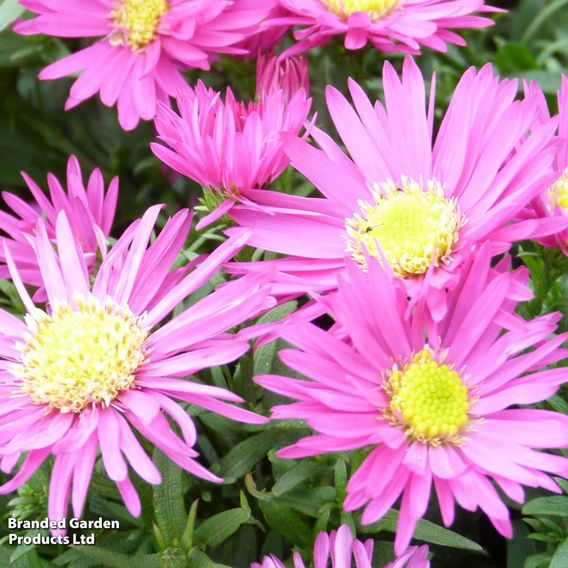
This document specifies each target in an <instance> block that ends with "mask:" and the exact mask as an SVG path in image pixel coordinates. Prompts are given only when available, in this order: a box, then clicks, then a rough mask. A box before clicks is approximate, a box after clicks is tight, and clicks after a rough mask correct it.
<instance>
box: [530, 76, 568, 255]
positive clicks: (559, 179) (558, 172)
mask: <svg viewBox="0 0 568 568" xmlns="http://www.w3.org/2000/svg"><path fill="white" fill-rule="evenodd" d="M528 90H529V92H530V91H534V90H535V85H534V84H532V85H530V87H529V89H528ZM541 101H542V104H541V111H542V112H541V114H540V116H539V117H538V120H539V121H540V122H544V121H546V120H547V118H548V108H547V104H546V100H545V99H544V97H542V99H541ZM558 138H559V142H560V145H559V147H558V151H557V153H556V159H555V163H554V171H555V178H554V179H553V181H552V183H551V184H550V186H549V187H548V188H547V190H546V191H545V192H544V193H543V194H542V195H540V196H539V197H537V198H536V199H535V200H534V201H533V202H532V203H531V205H530V207H528V208H527V209H525V210H524V211H523V212H522V213H521V217H525V218H529V219H530V218H535V217H536V218H547V217H564V218H566V217H567V216H568V77H566V76H565V75H563V76H562V86H561V88H560V91H558ZM538 241H539V242H540V243H542V244H543V245H545V246H548V247H560V248H561V249H562V251H563V252H564V254H566V255H567V256H568V230H561V231H559V232H558V233H556V234H554V235H550V236H545V237H542V238H539V239H538Z"/></svg>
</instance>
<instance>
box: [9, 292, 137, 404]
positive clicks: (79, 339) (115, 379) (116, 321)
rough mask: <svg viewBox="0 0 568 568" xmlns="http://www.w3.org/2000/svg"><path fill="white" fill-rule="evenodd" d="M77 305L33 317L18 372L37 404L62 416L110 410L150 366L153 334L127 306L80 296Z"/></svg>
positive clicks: (22, 385)
mask: <svg viewBox="0 0 568 568" xmlns="http://www.w3.org/2000/svg"><path fill="white" fill-rule="evenodd" d="M76 304H77V306H76V307H72V306H71V305H69V304H67V303H61V304H59V305H57V306H56V307H55V309H54V310H53V312H52V313H51V314H47V313H45V312H43V311H42V310H38V311H37V312H36V313H35V314H34V315H33V317H30V316H28V320H27V324H28V329H29V334H27V336H26V338H25V342H24V343H23V345H21V351H22V355H21V360H20V363H18V364H16V366H15V369H14V371H15V374H16V376H17V377H19V378H20V379H21V381H22V384H21V391H22V392H24V393H26V394H28V395H29V396H30V398H31V400H32V402H33V403H34V404H48V405H49V406H50V407H51V408H54V409H58V410H60V411H61V412H71V411H73V412H80V411H81V410H83V409H84V408H85V407H86V406H87V405H89V404H96V405H97V404H98V405H102V406H108V405H109V404H110V403H111V402H112V401H113V400H114V399H115V398H116V397H117V396H118V395H119V394H120V392H121V391H125V390H128V389H130V388H131V387H132V385H133V383H134V379H135V372H136V370H137V369H138V367H139V366H140V365H141V364H142V363H143V362H144V361H145V348H144V343H145V340H146V338H147V336H148V329H147V328H146V327H145V326H144V325H143V321H142V319H141V318H140V317H136V316H134V314H133V313H132V312H131V311H130V309H129V308H128V307H125V306H119V305H118V304H116V303H115V302H114V301H112V300H110V299H107V301H106V302H105V303H104V304H103V303H101V302H99V301H98V300H97V299H95V298H92V297H90V298H83V297H78V298H77V299H76Z"/></svg>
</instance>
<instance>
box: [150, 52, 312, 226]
mask: <svg viewBox="0 0 568 568" xmlns="http://www.w3.org/2000/svg"><path fill="white" fill-rule="evenodd" d="M261 61H263V62H264V60H261ZM304 65H305V64H304V63H294V64H290V65H285V70H284V72H282V71H281V70H280V69H279V68H275V64H268V66H267V67H268V69H269V71H270V72H271V73H272V76H271V77H269V76H268V73H261V74H260V75H259V76H260V78H261V83H260V89H259V95H260V96H259V101H258V102H254V103H253V102H250V103H248V104H245V103H243V102H240V101H237V100H236V99H235V97H234V96H233V93H232V91H231V89H227V94H226V96H225V101H224V102H223V100H222V99H221V95H220V94H219V93H218V92H216V91H214V90H212V89H207V87H205V85H204V84H203V83H202V82H201V81H200V82H199V83H198V84H197V87H196V88H195V90H193V89H189V90H186V91H185V92H184V93H180V94H179V95H178V99H177V103H178V108H179V110H180V114H181V116H180V115H178V114H177V113H176V112H174V111H173V110H172V109H170V108H168V107H166V106H165V105H162V106H161V107H160V109H159V110H158V115H157V117H156V121H155V123H156V128H157V131H158V135H159V138H160V140H161V141H162V142H163V143H164V144H165V145H163V144H152V151H153V152H154V154H156V156H157V157H158V158H159V159H160V160H162V162H164V163H165V164H166V165H168V166H169V167H171V168H173V169H174V170H175V171H177V172H179V173H181V174H183V175H185V176H187V177H188V178H190V179H192V180H194V181H196V182H197V183H199V184H200V185H201V186H203V187H204V188H207V189H210V190H213V192H215V193H216V194H217V195H218V202H219V205H220V206H219V207H217V208H216V210H215V211H214V212H213V213H212V214H211V215H209V216H207V217H205V218H204V219H202V221H201V223H200V224H199V225H198V228H201V227H203V226H205V224H206V223H210V222H212V221H213V220H215V219H217V218H218V217H220V216H221V215H223V214H224V213H227V211H229V209H231V207H232V206H233V205H234V204H235V202H237V201H241V202H243V203H245V204H246V205H245V206H246V207H250V206H251V202H254V199H251V197H250V196H251V195H256V194H258V193H264V192H263V191H256V190H257V189H264V188H266V187H267V186H268V185H269V184H270V183H271V182H272V181H273V180H274V179H275V178H276V177H277V176H278V175H280V174H281V173H282V171H283V170H284V168H286V166H287V165H288V163H289V161H288V158H287V157H286V155H285V154H284V150H283V141H282V139H281V137H280V133H282V132H284V133H287V134H290V135H293V136H296V135H297V134H298V133H299V132H300V130H301V129H302V126H303V125H304V123H305V121H306V119H307V116H308V113H309V110H310V105H311V99H308V98H307V95H306V92H305V90H304V88H303V87H301V88H299V89H297V90H296V91H295V92H294V94H293V95H292V93H291V88H292V86H293V85H298V83H299V82H300V81H302V82H305V81H306V77H307V72H306V71H305V67H304ZM274 77H278V78H279V79H280V84H278V85H277V84H276V81H275V79H274ZM266 88H268V90H266ZM289 96H291V98H290V99H289ZM252 205H254V204H252Z"/></svg>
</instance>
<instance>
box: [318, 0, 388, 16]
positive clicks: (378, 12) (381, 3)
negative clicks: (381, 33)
mask: <svg viewBox="0 0 568 568" xmlns="http://www.w3.org/2000/svg"><path fill="white" fill-rule="evenodd" d="M322 1H323V3H324V4H325V5H326V6H327V8H328V9H329V10H331V11H332V12H334V13H336V14H337V15H338V16H341V17H342V18H348V17H349V16H350V15H351V14H354V13H355V12H365V13H367V14H368V15H369V17H370V18H371V20H376V19H378V18H380V17H382V16H384V15H385V14H387V13H388V12H390V11H391V10H392V9H393V8H394V7H395V6H396V5H397V4H398V0H322Z"/></svg>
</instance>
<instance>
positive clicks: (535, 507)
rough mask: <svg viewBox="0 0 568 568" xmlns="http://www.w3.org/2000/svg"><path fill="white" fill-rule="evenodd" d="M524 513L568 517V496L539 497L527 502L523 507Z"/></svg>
mask: <svg viewBox="0 0 568 568" xmlns="http://www.w3.org/2000/svg"><path fill="white" fill-rule="evenodd" d="M522 511H523V515H556V516H558V517H568V497H566V496H565V495H552V496H550V497H537V498H536V499H532V500H531V501H529V502H528V503H526V504H525V505H524V507H523V509H522Z"/></svg>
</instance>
